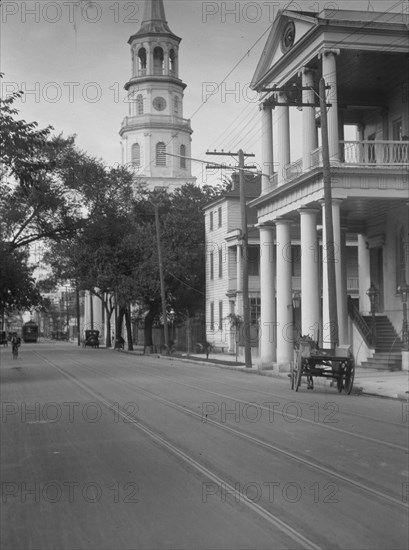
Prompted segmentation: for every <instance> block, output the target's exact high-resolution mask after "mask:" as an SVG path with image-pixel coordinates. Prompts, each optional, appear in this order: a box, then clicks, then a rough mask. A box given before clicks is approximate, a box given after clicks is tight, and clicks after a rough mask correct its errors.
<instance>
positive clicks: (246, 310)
mask: <svg viewBox="0 0 409 550" xmlns="http://www.w3.org/2000/svg"><path fill="white" fill-rule="evenodd" d="M206 154H207V155H223V156H233V157H238V161H239V166H238V170H239V177H240V179H239V181H240V212H241V243H242V246H241V249H242V252H241V253H242V274H243V339H244V358H245V365H246V368H249V369H251V338H250V336H251V335H250V301H249V267H248V228H247V211H246V196H245V185H244V182H245V179H244V170H245V166H244V160H245V158H246V157H254V156H255V155H254V154H252V153H244V152H243V151H242V149H240V150H239V151H238V153H225V152H224V151H222V152H217V151H214V152H207V153H206Z"/></svg>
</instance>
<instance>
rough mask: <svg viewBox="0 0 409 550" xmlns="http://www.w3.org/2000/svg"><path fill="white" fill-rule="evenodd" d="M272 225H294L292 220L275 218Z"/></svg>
mask: <svg viewBox="0 0 409 550" xmlns="http://www.w3.org/2000/svg"><path fill="white" fill-rule="evenodd" d="M274 223H275V224H276V226H277V225H291V224H293V223H294V220H293V219H291V218H284V217H283V218H276V219H275V220H274Z"/></svg>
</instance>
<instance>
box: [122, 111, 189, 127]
mask: <svg viewBox="0 0 409 550" xmlns="http://www.w3.org/2000/svg"><path fill="white" fill-rule="evenodd" d="M155 123H157V124H173V125H177V126H184V127H186V128H190V119H188V118H181V117H178V116H171V115H148V114H146V115H139V116H127V117H125V118H124V120H123V121H122V128H125V127H127V126H136V125H139V124H141V125H146V124H155Z"/></svg>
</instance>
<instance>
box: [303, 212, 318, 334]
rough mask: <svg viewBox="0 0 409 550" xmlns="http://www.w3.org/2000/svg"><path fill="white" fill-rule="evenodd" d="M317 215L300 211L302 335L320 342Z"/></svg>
mask: <svg viewBox="0 0 409 550" xmlns="http://www.w3.org/2000/svg"><path fill="white" fill-rule="evenodd" d="M317 214H318V211H317V210H315V209H312V208H311V209H309V208H305V209H304V208H303V209H301V210H300V232H301V334H303V335H304V334H309V335H310V336H311V337H312V338H313V339H314V340H318V331H319V326H320V298H321V297H320V289H321V287H320V278H319V269H318V239H317Z"/></svg>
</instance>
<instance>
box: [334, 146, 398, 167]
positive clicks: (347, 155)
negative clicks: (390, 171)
mask: <svg viewBox="0 0 409 550" xmlns="http://www.w3.org/2000/svg"><path fill="white" fill-rule="evenodd" d="M340 146H341V153H342V154H341V157H342V159H343V162H344V163H345V164H355V165H366V166H367V165H380V166H390V165H395V164H407V163H408V162H409V141H380V140H379V141H378V140H371V141H370V140H368V141H340Z"/></svg>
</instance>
